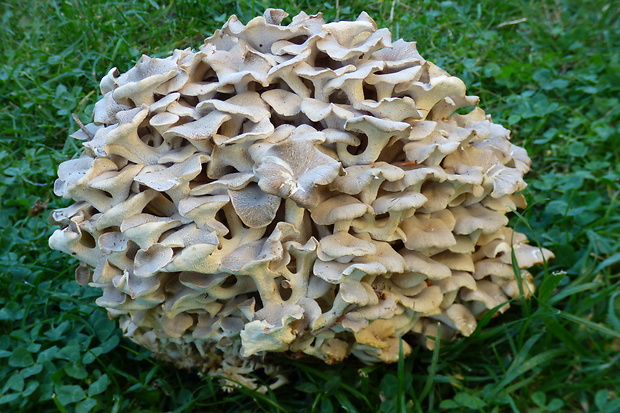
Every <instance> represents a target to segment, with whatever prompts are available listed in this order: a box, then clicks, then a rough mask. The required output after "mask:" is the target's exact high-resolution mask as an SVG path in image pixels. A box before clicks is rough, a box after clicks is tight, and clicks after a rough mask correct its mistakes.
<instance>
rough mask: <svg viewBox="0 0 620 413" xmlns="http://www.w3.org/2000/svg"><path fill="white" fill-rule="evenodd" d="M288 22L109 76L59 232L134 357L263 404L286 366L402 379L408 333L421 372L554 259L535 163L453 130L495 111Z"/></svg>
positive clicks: (410, 55)
mask: <svg viewBox="0 0 620 413" xmlns="http://www.w3.org/2000/svg"><path fill="white" fill-rule="evenodd" d="M286 16H287V15H286V13H285V12H283V11H281V10H274V9H269V10H267V11H266V12H265V14H264V16H263V17H258V18H255V19H253V20H252V21H250V22H249V23H248V24H247V25H243V24H242V23H241V22H240V21H239V20H237V18H236V17H234V16H233V17H232V18H231V19H230V20H229V21H228V22H227V23H226V24H225V25H224V27H223V28H222V29H221V30H218V31H216V33H215V34H214V35H213V36H212V37H210V38H208V39H206V40H205V43H204V45H202V46H201V47H200V49H199V50H198V51H194V50H190V49H187V50H176V51H175V52H174V53H173V54H172V55H171V56H170V57H167V58H163V59H159V58H150V57H148V56H143V57H142V59H141V60H140V61H139V62H138V63H137V64H136V66H135V67H133V68H132V69H131V70H129V71H128V72H126V73H124V74H120V75H119V73H118V71H117V70H116V69H112V70H111V71H110V72H109V73H108V74H107V75H106V76H105V77H104V78H103V79H102V81H101V92H102V94H103V98H102V99H101V100H100V101H99V102H98V103H97V104H96V106H95V111H94V122H93V123H91V124H88V125H86V126H83V127H82V128H81V129H80V130H79V131H77V132H76V133H75V134H74V135H72V136H73V137H75V138H77V139H81V140H83V141H84V143H83V145H84V151H83V153H82V154H81V156H80V157H79V158H77V159H73V160H69V161H66V162H64V163H63V164H62V165H61V166H60V168H59V172H58V175H59V179H58V180H57V181H56V185H55V192H56V194H57V195H59V196H63V197H66V198H72V199H74V200H75V201H76V203H75V204H73V205H71V206H69V207H67V208H64V209H60V210H57V211H54V212H53V214H52V220H53V222H54V223H57V224H60V225H61V226H62V228H61V229H58V230H56V231H55V232H54V234H53V235H52V237H51V238H50V245H51V247H52V248H54V249H58V250H61V251H64V252H66V253H69V254H71V255H73V256H75V257H76V258H77V259H78V260H79V261H80V262H81V264H80V266H79V267H78V269H77V271H76V279H77V281H78V282H79V283H80V284H82V285H91V286H95V287H99V288H101V289H102V290H103V295H102V296H101V297H100V298H98V299H97V304H98V305H100V306H102V307H105V308H106V309H107V310H108V312H109V314H110V315H111V316H113V317H117V316H118V317H120V325H121V327H122V329H123V331H124V333H125V335H126V336H127V337H129V338H131V339H132V340H134V341H135V342H137V343H139V344H141V345H143V346H145V347H147V348H149V349H150V350H152V351H153V352H154V353H155V354H157V355H159V356H160V357H161V358H164V359H166V360H170V361H173V362H174V363H176V364H177V365H179V366H184V367H195V368H199V369H200V370H202V371H203V372H206V373H210V374H220V375H224V376H226V377H228V378H230V379H233V380H235V381H239V382H241V383H244V384H246V385H249V386H256V383H255V382H254V380H253V379H252V378H250V376H249V374H250V373H252V372H253V371H255V370H257V369H259V368H264V369H265V370H266V372H267V374H275V373H274V372H273V366H270V365H269V364H265V363H264V362H263V361H262V359H261V357H260V356H262V355H264V354H266V353H268V352H291V353H297V354H300V355H301V354H305V355H310V356H314V357H317V358H319V359H322V360H324V361H325V362H327V363H336V362H339V361H341V360H343V359H344V358H345V357H348V356H350V355H353V356H355V357H357V358H358V359H360V360H362V361H364V362H377V361H384V362H393V361H395V360H397V358H398V354H399V339H400V338H401V337H403V336H405V335H406V334H408V333H413V334H409V335H407V337H405V340H404V341H403V346H404V352H405V353H409V352H410V351H411V347H410V343H411V338H415V337H418V338H419V339H420V340H422V342H423V343H425V344H426V346H428V347H432V346H433V343H434V340H433V337H435V336H436V335H437V334H438V331H439V329H438V326H439V325H441V329H440V331H441V335H442V337H444V338H450V337H452V336H455V335H457V334H460V335H464V336H468V335H470V334H471V333H472V332H473V331H474V329H475V328H476V319H477V318H478V317H480V316H481V315H482V314H484V313H485V312H486V311H488V310H489V309H494V308H496V307H498V306H501V307H500V310H499V311H500V312H501V311H504V310H505V309H506V308H508V305H507V304H506V302H507V301H508V300H509V299H510V298H514V297H517V296H519V295H520V294H525V295H528V294H530V293H531V291H532V290H533V288H534V286H533V283H532V276H531V275H530V274H529V273H528V272H527V271H526V270H525V269H526V268H528V267H530V266H532V265H534V264H537V263H541V262H543V261H544V259H545V258H550V257H551V256H552V254H551V253H550V252H549V251H547V250H544V249H539V248H535V247H533V246H530V245H528V244H527V240H526V239H525V237H524V236H523V235H522V234H519V233H516V232H513V231H512V230H511V229H509V228H507V227H506V225H507V223H508V219H507V218H506V216H505V215H506V213H508V212H510V211H511V210H513V209H517V208H523V207H524V206H525V202H524V198H523V196H522V195H520V194H518V193H517V192H518V191H519V190H521V189H523V188H524V187H525V183H524V182H523V179H522V177H523V174H524V173H526V172H527V171H528V168H529V164H530V160H529V158H528V157H527V154H526V152H525V150H524V149H522V148H520V147H517V146H515V145H513V144H511V143H510V141H509V131H508V130H506V129H505V128H503V127H502V126H499V125H496V124H494V123H492V122H491V120H490V117H489V116H487V115H485V113H484V112H483V111H482V110H481V109H479V108H475V109H473V110H471V111H470V112H469V113H468V114H466V115H461V114H455V113H454V112H455V111H456V110H457V109H459V108H463V107H468V106H475V105H476V104H477V103H478V99H477V98H476V97H473V96H466V94H465V85H464V83H463V82H462V81H461V80H460V79H458V78H456V77H453V76H450V75H449V74H448V73H446V72H445V71H443V70H441V69H440V68H438V67H437V66H435V65H434V64H432V63H430V62H428V61H426V60H424V59H423V58H422V57H421V56H420V55H419V54H418V52H417V51H416V46H415V43H409V42H405V41H403V40H398V41H395V42H392V41H391V35H390V33H389V31H388V30H387V29H377V27H376V24H375V22H374V21H373V20H372V19H371V18H370V17H369V16H368V15H367V14H366V13H362V14H361V15H360V16H359V18H358V19H357V20H356V21H341V22H336V23H327V24H326V23H325V22H324V21H323V19H322V17H321V15H315V16H308V15H307V14H304V13H301V14H299V15H297V16H295V17H293V19H292V22H291V23H290V24H288V25H281V22H282V20H283V19H284V18H285V17H286ZM513 254H514V256H515V257H516V262H517V265H518V267H519V268H521V274H520V277H516V276H515V271H514V269H513V263H512V255H513ZM518 280H522V283H521V284H519V281H518ZM502 305H503V306H502ZM282 380H284V379H283V378H282V377H279V376H276V382H275V383H272V384H273V385H274V386H277V385H278V384H279V383H282Z"/></svg>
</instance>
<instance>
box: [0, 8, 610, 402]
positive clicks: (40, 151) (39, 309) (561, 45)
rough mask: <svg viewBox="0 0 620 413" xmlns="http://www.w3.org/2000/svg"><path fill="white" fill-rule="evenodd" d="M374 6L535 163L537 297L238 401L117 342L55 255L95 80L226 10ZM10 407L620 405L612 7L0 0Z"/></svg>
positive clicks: (0, 257)
mask: <svg viewBox="0 0 620 413" xmlns="http://www.w3.org/2000/svg"><path fill="white" fill-rule="evenodd" d="M265 7H281V8H284V9H286V10H287V11H288V12H289V13H291V14H296V13H297V12H299V11H300V10H305V11H307V12H308V13H316V12H318V11H323V12H324V15H325V18H326V20H334V19H336V18H339V19H354V18H355V17H356V16H357V14H359V12H361V11H362V10H366V11H367V12H368V13H369V14H370V15H371V16H372V17H373V18H375V20H376V21H377V23H378V24H379V26H383V27H388V28H390V29H391V31H392V33H394V35H395V38H398V37H403V38H405V39H407V40H416V41H417V42H418V48H419V50H420V52H421V54H422V55H423V56H424V57H425V58H427V59H429V60H431V61H433V62H435V63H437V64H438V65H439V66H440V67H442V68H444V69H446V70H448V71H449V72H450V73H452V74H454V75H457V76H459V77H461V78H462V79H463V80H464V81H465V82H466V83H467V85H468V90H469V93H470V94H476V95H479V96H480V97H481V101H482V103H481V106H482V107H483V108H484V109H485V110H486V111H487V112H488V113H491V114H492V115H493V119H494V121H495V122H498V123H501V124H504V125H506V126H507V127H509V128H511V129H512V131H513V140H514V141H515V142H516V143H517V144H519V145H522V146H524V147H526V148H527V150H528V152H529V154H530V156H531V157H532V159H533V165H534V166H533V171H532V172H531V173H530V174H529V175H528V182H529V187H528V189H527V190H526V191H525V195H526V197H527V199H528V202H529V205H530V206H529V207H528V209H526V210H525V211H522V212H521V213H520V214H518V215H515V217H514V219H513V224H514V225H515V226H516V227H517V228H518V229H519V230H520V231H523V232H525V233H526V234H527V235H528V236H529V237H530V239H532V240H533V242H538V243H539V244H540V245H543V246H545V247H546V248H549V249H551V250H553V251H554V252H555V253H556V255H557V258H555V259H554V260H553V261H551V262H550V263H549V266H548V268H545V269H542V268H538V269H536V270H535V275H536V283H537V286H538V290H537V293H536V294H535V296H534V298H533V299H532V300H531V301H529V302H521V301H520V300H516V301H515V302H513V303H512V309H511V310H510V311H508V312H507V313H506V314H504V315H502V317H499V318H498V319H493V320H491V318H490V316H489V317H486V318H485V319H483V320H482V321H481V323H480V324H481V325H484V328H483V329H479V330H477V331H476V332H475V333H474V335H473V336H472V337H470V338H469V339H467V340H461V341H458V342H455V343H445V342H443V343H441V345H440V346H437V347H436V349H435V350H434V351H433V352H428V351H425V350H422V349H415V350H414V352H413V354H412V355H411V356H410V357H408V358H407V359H405V360H401V362H399V363H398V364H397V365H387V366H384V365H375V366H361V365H356V364H354V363H345V364H341V365H335V366H325V365H322V364H312V363H302V362H299V361H292V360H291V361H286V362H285V365H286V368H287V369H288V370H289V371H290V376H291V378H292V384H291V385H290V386H287V387H285V388H282V389H279V390H275V391H273V392H269V393H267V394H264V395H261V394H258V393H255V392H252V391H250V390H247V389H242V390H240V391H237V392H233V393H229V392H225V391H224V390H223V389H221V388H220V386H219V384H218V380H217V379H212V378H198V377H197V376H195V375H194V374H192V373H191V372H185V371H177V370H175V369H173V368H171V367H170V366H168V365H166V364H163V363H160V362H157V361H153V360H151V359H150V358H149V357H148V353H147V352H146V351H144V350H142V349H140V348H138V347H136V346H134V345H133V344H131V343H130V342H128V341H127V340H125V339H122V338H121V337H120V333H119V331H118V329H116V327H115V324H114V322H113V321H110V320H108V318H107V315H106V314H105V312H104V311H103V310H102V309H99V308H97V307H96V306H95V305H94V300H95V298H96V297H97V295H98V294H99V292H98V290H93V289H89V288H83V287H79V286H78V285H77V284H76V283H75V282H74V281H72V279H73V268H74V267H75V265H76V263H75V262H74V261H72V260H71V259H69V258H67V257H65V256H64V255H63V254H61V253H58V252H55V251H50V250H49V249H48V247H47V237H48V236H49V235H50V233H51V231H52V229H51V228H50V225H49V224H48V222H47V215H48V214H49V212H50V211H51V210H52V209H54V208H58V207H61V206H64V205H66V204H67V202H66V200H59V199H57V198H56V197H54V196H53V194H52V186H53V185H52V183H53V181H54V178H55V174H56V167H57V165H58V164H59V163H60V162H62V161H63V160H66V159H69V158H70V157H72V156H74V155H75V154H76V153H77V152H78V151H79V150H80V149H79V145H78V144H77V143H76V142H74V141H73V140H72V139H69V138H68V135H69V133H71V132H73V131H74V130H76V129H77V126H76V125H75V124H74V123H73V121H72V120H71V113H77V114H78V116H79V117H80V118H81V119H82V121H83V122H85V123H86V122H88V121H89V117H90V114H91V112H92V108H93V105H94V103H95V102H96V100H97V99H98V92H97V88H98V80H99V79H100V78H101V77H102V76H103V75H104V74H105V73H107V72H108V70H109V69H110V68H111V67H112V66H118V68H119V69H120V70H121V71H126V70H127V69H129V68H130V67H131V66H133V64H134V63H135V61H136V60H137V59H138V58H139V56H140V55H141V54H142V53H146V54H149V55H151V56H152V55H155V56H164V55H167V54H168V52H169V51H170V50H172V49H173V48H185V47H189V46H193V47H197V46H198V45H199V44H201V42H202V39H203V38H204V37H206V36H207V35H209V34H210V33H212V32H213V30H215V29H216V28H217V27H219V26H221V25H222V24H223V22H224V21H225V19H226V18H227V16H228V15H229V14H232V13H235V14H237V15H238V16H239V17H240V19H241V20H242V21H248V20H249V19H250V18H251V17H253V16H254V15H258V14H261V13H262V10H263V9H264V8H265ZM0 10H1V11H2V13H1V18H2V24H1V25H0V39H2V43H3V45H4V46H3V48H2V50H1V51H0V97H1V99H0V131H1V132H0V202H1V203H2V207H1V209H0V321H1V323H0V377H2V378H3V379H2V380H0V410H2V411H10V412H30V411H37V412H48V411H49V412H53V411H59V412H80V413H81V412H119V411H132V412H144V413H146V412H163V411H166V412H168V411H170V412H190V411H200V412H245V411H247V412H259V411H265V412H280V411H291V412H299V411H305V412H321V413H328V412H336V411H350V412H399V413H400V412H409V411H412V412H432V411H479V412H526V411H527V412H550V411H567V412H577V411H579V412H610V413H611V412H618V411H620V398H619V394H620V374H619V371H620V214H619V212H618V211H620V208H619V207H618V204H619V200H618V194H619V190H620V184H619V182H620V154H619V151H620V150H619V148H620V138H619V136H620V131H619V130H618V123H619V122H618V121H619V118H620V101H619V98H618V96H620V95H619V93H620V83H619V82H618V73H619V71H620V53H619V50H618V45H620V24H619V22H618V18H619V15H620V11H619V10H618V8H617V7H614V4H613V2H611V1H607V2H605V1H588V0H581V1H580V0H556V1H542V2H526V1H521V0H517V1H507V2H492V1H490V0H481V1H470V0H464V1H459V2H450V1H446V2H435V1H429V0H420V1H416V2H413V1H405V0H403V1H400V2H398V1H393V2H392V1H373V2H363V1H359V0H353V1H345V0H340V1H339V2H336V3H332V2H325V3H318V2H312V1H310V0H298V1H294V0H280V1H274V2H267V1H258V0H256V1H254V0H226V1H220V2H218V3H217V4H213V3H207V2H200V1H197V0H176V1H170V2H164V1H155V0H149V1H134V0H125V1H120V0H115V1H103V0H92V1H84V0H67V1H52V0H48V1H35V0H24V1H21V2H13V1H2V2H0Z"/></svg>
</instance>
